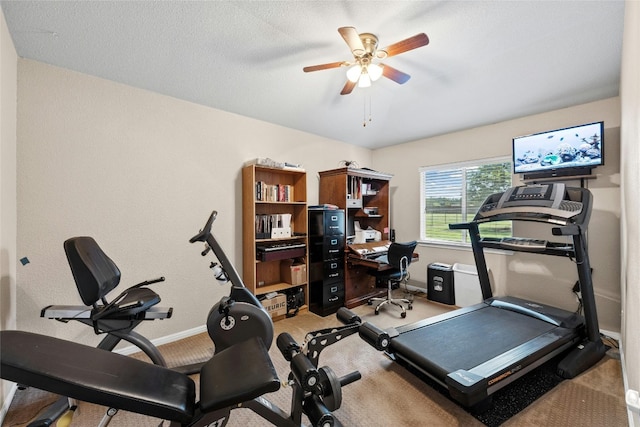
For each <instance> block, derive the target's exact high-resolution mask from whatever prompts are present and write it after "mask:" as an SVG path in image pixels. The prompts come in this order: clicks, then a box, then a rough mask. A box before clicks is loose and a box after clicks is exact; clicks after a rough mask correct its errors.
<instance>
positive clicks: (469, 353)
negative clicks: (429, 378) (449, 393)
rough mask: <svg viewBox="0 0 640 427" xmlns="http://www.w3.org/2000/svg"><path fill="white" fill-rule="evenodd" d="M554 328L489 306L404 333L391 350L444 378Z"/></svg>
mask: <svg viewBox="0 0 640 427" xmlns="http://www.w3.org/2000/svg"><path fill="white" fill-rule="evenodd" d="M555 328H556V326H554V325H551V324H549V323H547V322H544V321H542V320H538V319H535V318H532V317H528V316H524V315H522V314H518V313H515V312H512V311H509V310H503V309H499V308H494V307H490V306H488V307H486V308H483V309H480V310H476V311H472V312H468V313H466V314H462V315H460V316H457V317H453V318H449V319H447V320H446V321H442V322H438V323H435V324H432V325H428V326H424V327H421V328H417V329H414V330H410V331H407V332H403V333H402V334H400V335H399V336H397V337H395V338H394V339H393V340H392V341H391V352H393V353H398V354H399V355H400V356H401V357H403V358H405V359H407V360H408V361H410V362H412V363H414V364H415V365H416V366H417V367H419V368H422V369H425V370H426V371H428V372H429V373H431V374H433V375H435V376H436V377H437V378H439V379H440V380H441V381H444V380H445V377H446V376H447V374H449V373H451V372H454V371H456V370H458V369H464V370H470V369H471V368H473V367H475V366H477V365H480V364H481V363H484V362H486V361H488V360H490V359H493V358H494V357H496V356H499V355H501V354H502V353H504V352H506V351H508V350H510V349H512V348H514V347H517V346H518V345H520V344H523V343H525V342H527V341H529V340H531V339H533V338H535V337H537V336H539V335H541V334H544V333H546V332H548V331H551V330H553V329H555Z"/></svg>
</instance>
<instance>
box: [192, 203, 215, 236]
mask: <svg viewBox="0 0 640 427" xmlns="http://www.w3.org/2000/svg"><path fill="white" fill-rule="evenodd" d="M217 216H218V211H216V210H214V211H213V212H211V215H209V219H208V220H207V223H206V224H205V225H204V227H202V230H200V232H199V233H198V234H196V235H195V236H193V237H192V238H191V239H189V242H190V243H195V242H205V241H206V240H207V236H208V235H209V234H211V226H212V225H213V221H215V220H216V217H217Z"/></svg>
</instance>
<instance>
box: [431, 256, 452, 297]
mask: <svg viewBox="0 0 640 427" xmlns="http://www.w3.org/2000/svg"><path fill="white" fill-rule="evenodd" d="M427 299H429V300H431V301H435V302H439V303H442V304H449V305H454V304H455V303H456V299H455V293H454V288H453V267H452V266H451V265H448V264H441V263H439V262H434V263H431V264H429V265H428V266H427Z"/></svg>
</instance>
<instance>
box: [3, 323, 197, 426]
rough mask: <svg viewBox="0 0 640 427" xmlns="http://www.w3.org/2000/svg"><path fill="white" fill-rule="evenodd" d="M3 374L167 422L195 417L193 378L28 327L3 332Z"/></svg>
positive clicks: (29, 383) (33, 385) (25, 382)
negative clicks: (50, 335)
mask: <svg viewBox="0 0 640 427" xmlns="http://www.w3.org/2000/svg"><path fill="white" fill-rule="evenodd" d="M0 363H1V365H0V375H1V376H2V378H4V379H6V380H9V381H13V382H16V383H18V384H23V385H27V386H30V387H34V388H38V389H41V390H46V391H49V392H52V393H56V394H60V395H63V396H68V397H72V398H75V399H78V400H81V401H85V402H91V403H95V404H98V405H102V406H108V407H113V408H117V409H122V410H125V411H131V412H136V413H140V414H143V415H149V416H152V417H156V418H161V419H165V420H172V421H178V422H181V423H185V422H188V421H189V420H190V419H191V418H192V417H193V412H194V405H195V384H194V382H193V380H192V379H191V378H189V377H188V376H186V375H184V374H181V373H178V372H175V371H172V370H170V369H167V368H163V367H161V366H157V365H153V364H150V363H145V362H142V361H140V360H136V359H132V358H130V357H126V356H122V355H119V354H116V353H111V352H108V351H105V350H100V349H97V348H93V347H89V346H85V345H82V344H77V343H74V342H71V341H65V340H61V339H57V338H53V337H49V336H45V335H38V334H33V333H30V332H23V331H0Z"/></svg>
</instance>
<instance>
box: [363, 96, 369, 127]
mask: <svg viewBox="0 0 640 427" xmlns="http://www.w3.org/2000/svg"><path fill="white" fill-rule="evenodd" d="M369 123H371V94H369ZM362 127H365V128H366V127H367V95H364V97H363V98H362Z"/></svg>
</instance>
